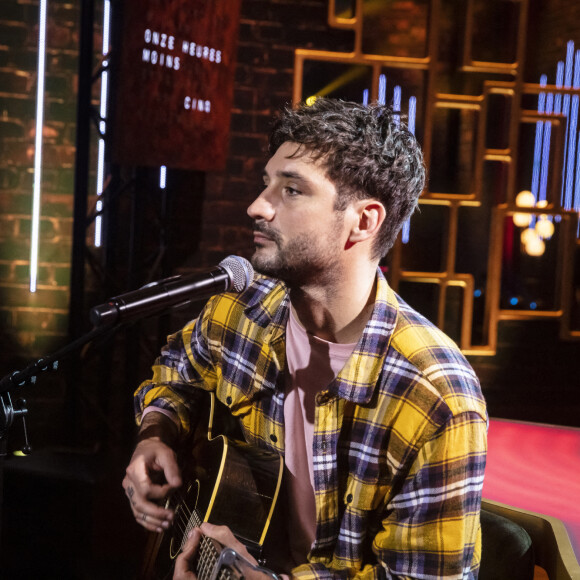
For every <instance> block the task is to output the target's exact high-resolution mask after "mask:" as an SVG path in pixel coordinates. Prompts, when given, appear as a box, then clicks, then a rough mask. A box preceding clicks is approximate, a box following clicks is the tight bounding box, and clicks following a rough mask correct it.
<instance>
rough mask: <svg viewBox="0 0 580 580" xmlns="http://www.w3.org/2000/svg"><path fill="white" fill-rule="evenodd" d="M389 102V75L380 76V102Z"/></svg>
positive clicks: (382, 103)
mask: <svg viewBox="0 0 580 580" xmlns="http://www.w3.org/2000/svg"><path fill="white" fill-rule="evenodd" d="M386 102H387V77H386V76H385V75H380V76H379V104H381V105H384V104H385V103H386Z"/></svg>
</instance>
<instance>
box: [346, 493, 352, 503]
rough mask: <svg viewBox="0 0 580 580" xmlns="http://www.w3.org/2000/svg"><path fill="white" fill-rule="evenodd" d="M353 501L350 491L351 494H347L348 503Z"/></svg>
mask: <svg viewBox="0 0 580 580" xmlns="http://www.w3.org/2000/svg"><path fill="white" fill-rule="evenodd" d="M351 501H352V493H349V494H348V495H347V496H346V503H350V502H351Z"/></svg>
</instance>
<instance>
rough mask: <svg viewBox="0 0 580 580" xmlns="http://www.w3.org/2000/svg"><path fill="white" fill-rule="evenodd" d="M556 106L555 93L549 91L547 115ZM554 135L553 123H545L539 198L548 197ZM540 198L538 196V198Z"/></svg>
mask: <svg viewBox="0 0 580 580" xmlns="http://www.w3.org/2000/svg"><path fill="white" fill-rule="evenodd" d="M553 106H554V94H553V93H548V96H547V97H546V115H551V114H552V112H553ZM551 135H552V123H550V122H546V123H544V143H543V147H542V168H541V175H540V192H539V196H538V197H539V199H546V190H547V188H548V168H549V163H550V138H551ZM536 199H538V198H536Z"/></svg>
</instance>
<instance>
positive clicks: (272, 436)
mask: <svg viewBox="0 0 580 580" xmlns="http://www.w3.org/2000/svg"><path fill="white" fill-rule="evenodd" d="M270 439H271V440H272V441H273V442H274V443H276V441H278V437H276V435H274V433H272V435H270Z"/></svg>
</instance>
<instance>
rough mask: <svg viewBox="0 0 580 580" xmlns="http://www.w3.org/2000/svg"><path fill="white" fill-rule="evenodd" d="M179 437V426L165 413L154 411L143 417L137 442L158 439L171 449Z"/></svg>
mask: <svg viewBox="0 0 580 580" xmlns="http://www.w3.org/2000/svg"><path fill="white" fill-rule="evenodd" d="M178 437H179V433H178V429H177V425H176V424H175V423H174V422H173V421H172V420H171V419H170V418H169V417H167V416H166V415H165V414H164V413H160V412H155V411H152V412H150V413H147V415H145V417H143V421H142V422H141V426H140V428H139V432H138V433H137V442H138V443H140V442H141V441H145V440H146V439H158V440H159V441H161V442H162V443H165V444H166V445H168V446H169V447H172V446H173V445H174V444H175V442H176V441H177V439H178Z"/></svg>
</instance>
